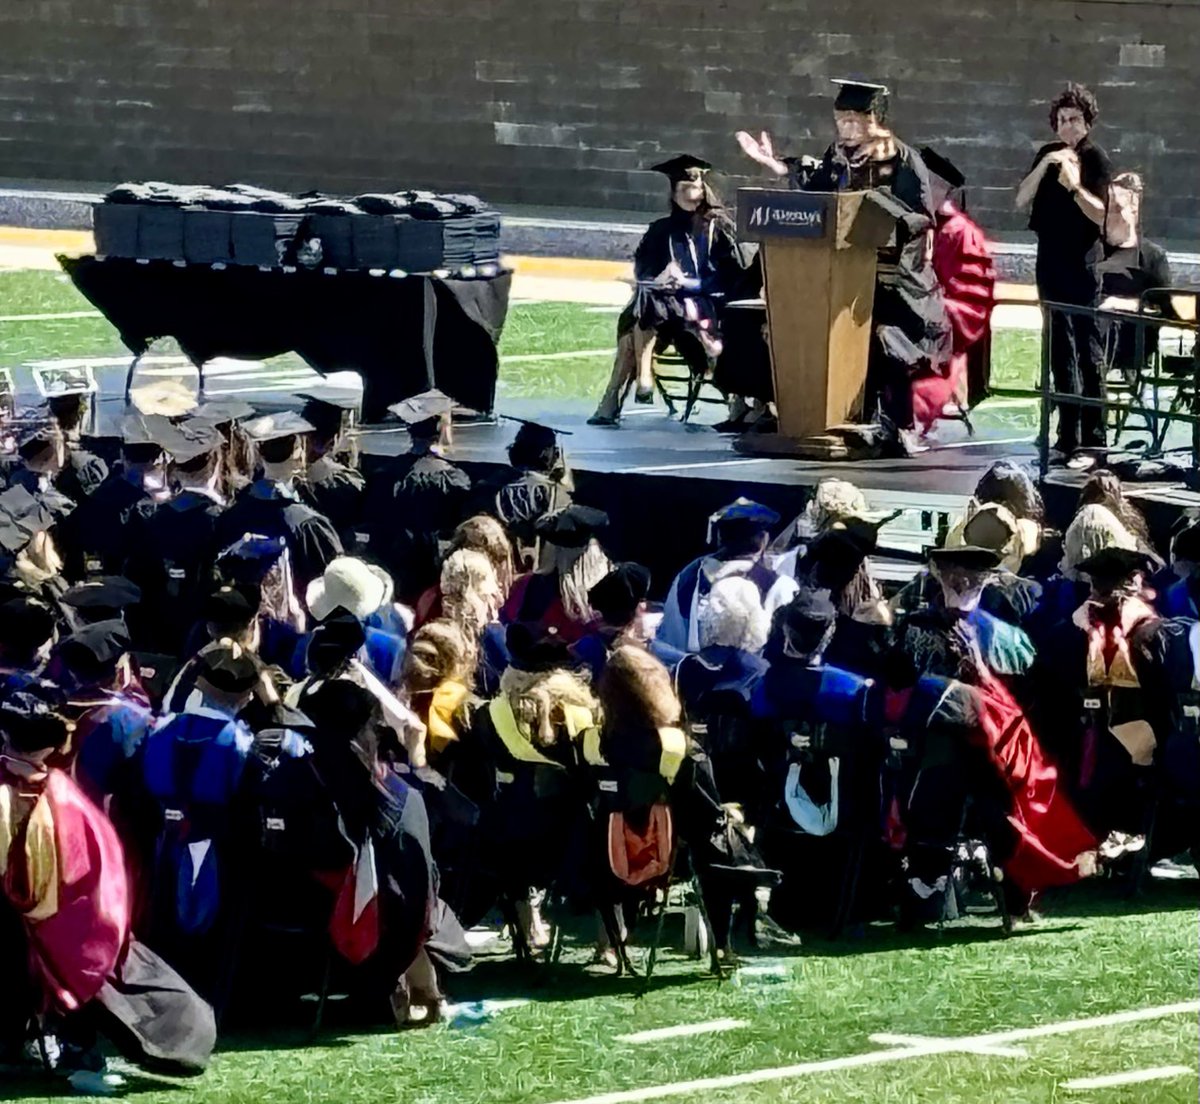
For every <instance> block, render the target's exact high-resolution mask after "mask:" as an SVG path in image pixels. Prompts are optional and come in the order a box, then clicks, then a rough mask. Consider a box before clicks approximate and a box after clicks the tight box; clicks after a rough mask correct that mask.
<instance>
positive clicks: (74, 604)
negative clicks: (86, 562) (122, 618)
mask: <svg viewBox="0 0 1200 1104" xmlns="http://www.w3.org/2000/svg"><path fill="white" fill-rule="evenodd" d="M141 600H142V589H141V587H139V586H138V585H137V584H136V583H131V582H130V581H129V580H128V579H126V578H125V576H124V575H101V576H100V577H99V578H97V579H90V580H88V582H86V583H79V584H77V585H76V586H73V587H71V589H70V590H68V591H67V592H66V593H65V594H64V595H63V596H62V598H61V599H60V601H61V602H62V603H63V605H65V606H70V607H71V608H72V609H79V610H91V611H96V612H100V611H109V612H111V614H112V616H114V617H115V616H118V615H119V614H120V613H121V611H122V610H125V609H128V607H130V606H136V605H137V604H138V603H139V602H140V601H141Z"/></svg>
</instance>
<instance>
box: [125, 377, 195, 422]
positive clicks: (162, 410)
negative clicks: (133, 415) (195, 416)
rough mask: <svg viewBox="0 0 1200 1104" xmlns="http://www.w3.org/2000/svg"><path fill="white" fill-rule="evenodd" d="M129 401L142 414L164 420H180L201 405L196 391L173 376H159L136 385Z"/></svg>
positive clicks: (130, 391) (131, 389) (132, 388)
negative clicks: (154, 415)
mask: <svg viewBox="0 0 1200 1104" xmlns="http://www.w3.org/2000/svg"><path fill="white" fill-rule="evenodd" d="M129 401H130V403H132V404H133V407H134V409H135V410H137V411H139V412H140V413H142V414H157V415H159V416H160V417H164V418H180V417H182V416H183V415H184V414H190V413H191V412H192V411H193V410H195V409H196V407H197V406H199V405H200V400H199V397H198V396H197V394H196V391H195V389H194V388H192V387H190V386H188V384H187V383H185V382H184V380H182V379H180V378H175V377H171V376H157V377H155V378H153V379H150V380H148V381H146V382H145V383H138V384H136V385H135V386H133V387H131V388H130V389H129Z"/></svg>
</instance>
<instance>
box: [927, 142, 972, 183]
mask: <svg viewBox="0 0 1200 1104" xmlns="http://www.w3.org/2000/svg"><path fill="white" fill-rule="evenodd" d="M920 152H921V160H922V161H924V162H925V167H926V168H927V169H928V170H929V171H930V172H931V173H933V175H934V176H936V177H939V178H940V179H942V180H944V181H945V182H946V183H947V184H948V185H949V186H950V187H951V188H961V187H962V186H963V185H964V184H965V183H966V182H967V178H966V177H965V176H963V174H962V172H961V171H960V170H959V169H958V168H957V167H956V166H955V165H953V164H951V162H950V161H948V160H947V159H946V158H945V157H943V156H942V155H941V154H940V153H938V152H937V151H936V150H934V149H932V148H931V147H929V146H922V147H921V151H920Z"/></svg>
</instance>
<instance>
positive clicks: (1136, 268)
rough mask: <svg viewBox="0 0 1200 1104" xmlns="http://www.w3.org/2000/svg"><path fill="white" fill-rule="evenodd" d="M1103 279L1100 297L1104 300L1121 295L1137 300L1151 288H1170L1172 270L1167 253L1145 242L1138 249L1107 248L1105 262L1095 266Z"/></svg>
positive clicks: (1135, 247)
mask: <svg viewBox="0 0 1200 1104" xmlns="http://www.w3.org/2000/svg"><path fill="white" fill-rule="evenodd" d="M1096 274H1097V275H1098V276H1099V277H1100V294H1101V295H1102V296H1103V297H1104V298H1106V299H1107V298H1108V297H1109V296H1110V295H1118V296H1121V297H1122V298H1124V299H1138V298H1140V297H1141V295H1142V293H1143V292H1145V291H1148V290H1149V289H1150V288H1166V287H1170V286H1171V266H1170V265H1169V264H1168V263H1167V254H1166V251H1165V250H1164V249H1163V248H1162V246H1160V245H1155V244H1154V242H1152V241H1146V240H1145V239H1143V240H1142V241H1140V242H1138V244H1137V245H1131V246H1126V247H1124V248H1121V249H1114V248H1113V247H1112V246H1111V245H1106V246H1105V247H1104V259H1103V260H1102V261H1101V262H1100V263H1099V264H1098V265H1097V266H1096Z"/></svg>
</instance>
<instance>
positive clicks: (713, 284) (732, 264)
mask: <svg viewBox="0 0 1200 1104" xmlns="http://www.w3.org/2000/svg"><path fill="white" fill-rule="evenodd" d="M711 168H712V165H710V164H709V163H708V162H707V161H703V160H701V159H700V158H699V157H691V156H688V155H684V156H680V157H674V158H672V159H671V160H670V161H664V162H663V163H662V164H661V165H655V166H654V168H653V170H652V171H654V172H660V173H662V174H663V175H664V176H666V178H667V179H668V180H669V181H670V184H671V213H670V214H669V215H667V217H666V218H661V219H659V220H658V221H656V222H654V223H651V225H650V228H649V229H648V230H647V231H646V233H645V235H644V236H643V238H642V240H641V241H640V242H639V243H638V247H637V251H636V252H635V253H634V258H633V273H634V277H635V278H636V280H637V289H636V291H635V293H634V297H633V300H632V302H630V304H629V305H628V306H627V307H626V308H625V310H624V311H623V312H622V314H621V317H620V318H619V319H618V321H617V358H616V362H615V363H614V365H613V372H612V377H611V378H610V380H609V382H608V387H607V388H606V389H605V392H604V395H603V396H602V398H601V399H600V405H599V406H597V407H596V413H595V414H594V415H592V417H591V418H590V419H589V420H588V422H589V424H590V425H606V426H614V425H617V424H618V423H619V421H620V419H621V406H622V405H623V403H624V401H625V397H626V395H627V394H628V393H629V389H630V387H632V386H633V385H634V384H635V382H636V385H637V390H636V395H635V398H636V401H637V402H639V403H649V402H653V400H654V377H653V372H654V367H653V360H654V350H655V348H656V347H658V348H660V349H661V348H663V347H664V346H666V345H674V346H675V348H676V350H677V351H678V352H679V354H680V355H681V356H682V357H683V358H684V359H685V360H686V361H687V363H688V369H689V371H690V372H691V373H692V374H693V375H695V376H709V375H711V373H712V369H713V367H714V366H715V363H716V359H717V357H718V356H719V355H720V353H721V333H720V303H721V300H722V299H723V298H724V297H725V296H726V295H727V294H729V293H730V292H731V291H732V290H733V289H734V288H735V287H736V286H737V285H738V284H739V282H740V281H741V280H742V278H743V276H744V270H745V269H746V266H747V258H746V256H745V255H744V254H743V252H742V250H741V248H740V247H739V246H738V243H737V238H736V236H735V231H734V226H733V223H732V221H731V220H730V218H729V216H728V215H727V214H726V212H725V209H724V208H723V207H722V206H721V202H720V200H719V199H718V198H717V196H716V193H715V192H713V190H712V188H711V186H710V185H709V183H708V181H707V180H706V179H705V174H706V173H707V172H708V171H709V170H710V169H711Z"/></svg>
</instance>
